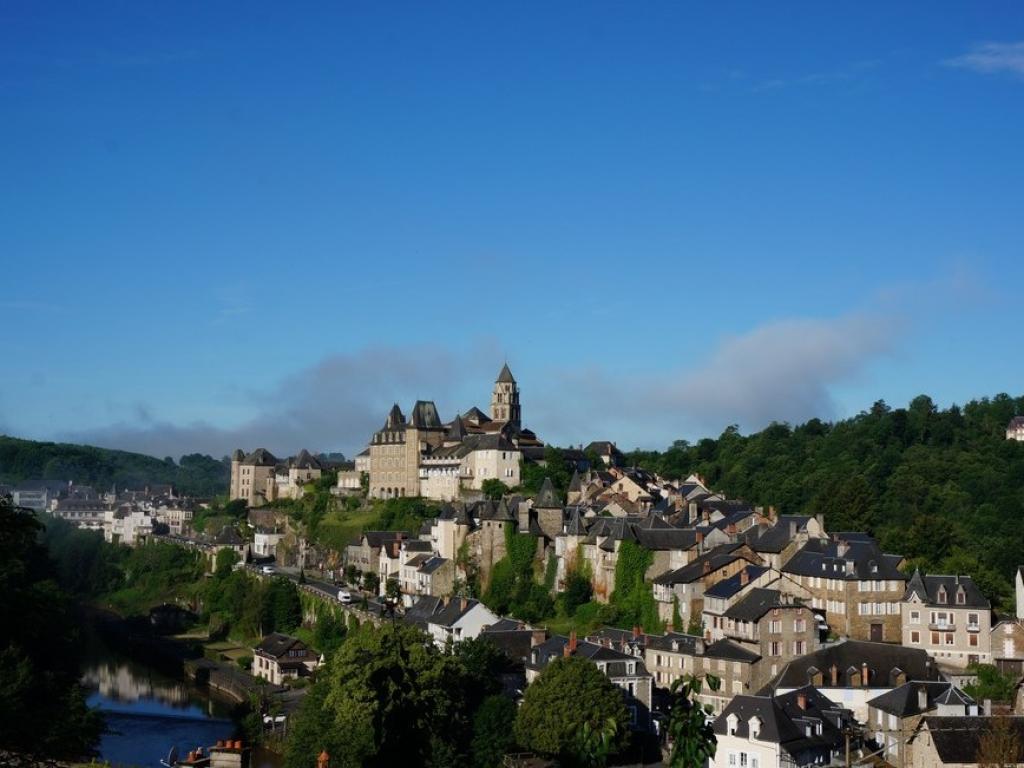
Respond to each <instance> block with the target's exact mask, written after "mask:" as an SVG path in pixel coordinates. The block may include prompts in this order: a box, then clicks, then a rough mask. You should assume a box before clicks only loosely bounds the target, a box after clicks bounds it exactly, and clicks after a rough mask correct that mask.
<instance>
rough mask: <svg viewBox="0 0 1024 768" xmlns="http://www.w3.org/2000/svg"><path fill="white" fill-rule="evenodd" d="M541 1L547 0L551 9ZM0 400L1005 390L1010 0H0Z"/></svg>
mask: <svg viewBox="0 0 1024 768" xmlns="http://www.w3.org/2000/svg"><path fill="white" fill-rule="evenodd" d="M556 5H557V7H554V6H556ZM0 118H2V119H0V179H2V181H0V190H3V192H2V195H3V197H2V201H3V205H2V206H0V259H2V265H3V272H2V274H3V278H4V280H3V282H4V291H3V293H2V295H0V348H2V349H3V350H4V352H5V359H6V362H7V366H6V370H7V375H6V376H4V377H3V381H2V383H0V431H3V432H6V433H9V434H16V435H19V436H25V437H33V438H59V439H77V440H87V441H90V442H94V443H98V444H102V445H110V446H114V447H127V448H132V449H139V450H145V451H147V452H151V453H154V454H156V455H161V456H162V455H164V454H168V453H169V454H171V455H174V456H178V455H180V454H181V453H183V452H186V451H191V450H201V451H204V452H205V451H209V452H212V453H214V454H216V455H220V454H222V453H223V452H225V451H226V450H228V449H229V448H230V447H233V446H235V445H241V446H242V447H245V448H248V449H251V448H254V447H255V446H256V445H257V444H261V445H265V446H266V447H268V448H270V449H271V450H275V451H278V452H281V453H286V452H289V451H293V450H295V449H297V448H299V447H302V446H306V447H309V448H310V449H314V450H329V449H342V450H345V451H351V450H353V449H358V448H359V447H360V446H361V444H362V443H363V442H364V441H365V439H366V436H367V433H368V431H369V430H371V429H373V428H374V427H375V426H377V424H378V422H381V421H383V417H384V415H385V413H386V411H387V408H388V407H389V406H390V404H391V402H393V401H395V400H397V401H399V402H400V403H401V404H402V406H403V407H404V408H406V409H407V408H408V407H409V405H410V404H411V401H412V400H414V399H415V398H417V397H420V398H424V399H435V400H436V401H437V402H438V405H439V407H440V408H441V411H442V414H443V415H445V416H446V417H447V416H450V415H453V414H454V413H455V411H456V410H465V409H466V408H468V407H469V406H470V405H474V404H476V405H480V406H481V407H486V405H487V401H488V397H489V392H490V387H491V382H492V381H493V379H494V376H495V375H496V374H497V371H498V369H499V368H500V367H501V363H502V361H503V359H505V358H506V357H507V359H508V360H509V362H510V365H511V367H512V370H513V372H514V373H515V374H516V376H517V378H518V379H519V381H520V385H521V387H522V389H523V402H524V416H525V419H526V421H527V422H528V423H529V425H530V426H532V427H533V428H534V429H535V430H536V431H537V432H538V433H540V434H541V436H542V437H546V438H547V439H548V440H550V441H552V442H556V443H560V444H566V443H570V442H573V443H577V442H580V441H589V440H590V439H594V438H606V437H607V438H610V439H615V440H617V441H618V442H619V443H620V444H621V445H625V446H630V447H632V446H645V447H661V446H664V445H666V444H668V443H669V442H670V441H671V440H672V439H673V438H676V437H686V438H691V439H692V438H696V437H700V436H702V435H704V434H718V432H720V431H721V429H722V428H723V427H724V426H726V425H728V424H730V423H737V424H739V425H740V426H741V427H742V428H743V429H745V430H749V429H754V428H758V427H760V426H763V425H764V424H765V423H767V422H768V421H770V420H772V419H778V420H790V421H796V420H802V419H805V418H807V417H809V416H813V415H818V416H823V417H828V418H837V417H842V416H846V415H851V414H853V413H856V412H857V411H859V410H861V409H862V408H865V407H867V406H868V405H870V403H871V402H873V401H874V400H876V399H878V398H885V399H886V400H888V401H890V402H891V403H896V404H900V403H904V402H906V401H907V400H909V399H910V398H911V397H913V396H914V395H916V394H918V393H920V392H927V393H930V394H932V395H933V396H934V397H935V398H936V399H937V400H938V401H939V402H941V403H943V404H945V403H949V402H962V401H964V400H966V399H969V398H971V397H975V396H982V395H991V394H995V393H997V392H1001V391H1007V392H1010V393H1012V394H1020V393H1021V392H1022V391H1024V387H1022V386H1021V382H1022V381H1024V362H1022V359H1021V356H1020V354H1019V350H1020V331H1021V328H1022V327H1024V308H1022V306H1024V305H1022V304H1021V302H1020V298H1019V293H1020V286H1021V285H1022V284H1024V248H1022V246H1024V194H1022V185H1021V179H1022V178H1024V141H1022V138H1021V137H1022V136H1024V9H1022V8H1021V6H1020V4H1019V3H1014V2H1006V3H959V2H958V3H933V2H929V3H919V4H912V3H908V4H902V3H901V4H897V3H887V4H882V3H877V4H870V5H868V6H867V7H865V5H864V4H855V3H849V4H828V5H822V4H820V3H807V4H797V3H792V4H785V5H779V4H769V3H749V4H731V5H729V6H728V9H727V10H724V9H720V8H719V7H718V6H717V5H715V6H714V7H713V6H711V5H708V6H705V7H702V8H698V7H689V8H687V7H683V4H679V3H649V4H642V5H640V6H638V5H637V4H625V3H616V4H611V3H579V4H572V3H561V4H550V3H543V4H542V3H537V4H531V3H518V4H515V5H512V4H508V5H505V6H504V7H502V6H498V5H497V4H480V3H466V4H446V3H431V4H423V3H420V4H413V3H409V4H385V3H364V4H356V3H348V4H341V3H336V4H326V3H325V4H308V5H304V6H302V7H301V9H297V8H296V7H295V6H294V5H289V4H280V3H266V4H263V3H246V4H229V3H216V4H210V3H195V4H188V3H180V4H173V5H168V4H156V3H138V2H125V3H107V4H104V3H94V4H77V5H58V4H47V3H17V4H15V3H10V4H6V5H4V6H3V7H2V8H0Z"/></svg>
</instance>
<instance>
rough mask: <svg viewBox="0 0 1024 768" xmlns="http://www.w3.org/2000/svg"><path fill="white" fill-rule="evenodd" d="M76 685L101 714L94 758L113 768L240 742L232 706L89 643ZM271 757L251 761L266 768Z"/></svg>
mask: <svg viewBox="0 0 1024 768" xmlns="http://www.w3.org/2000/svg"><path fill="white" fill-rule="evenodd" d="M82 684H83V686H84V687H85V688H86V690H87V691H88V692H89V695H88V703H89V706H92V707H99V709H101V710H102V711H103V713H104V714H105V715H106V720H107V727H108V729H109V730H108V733H106V734H104V736H103V738H102V740H101V742H100V747H99V749H100V757H101V759H103V760H105V761H107V762H109V763H110V764H111V765H112V766H116V767H118V768H120V767H122V766H141V767H143V768H159V766H160V760H161V759H166V758H167V754H168V752H169V751H170V750H171V748H172V747H176V748H177V749H178V752H179V754H181V755H182V756H184V755H185V754H187V753H188V752H189V751H190V750H193V749H195V748H196V747H197V746H202V747H204V748H205V747H209V746H210V745H212V744H215V743H216V742H217V741H218V740H221V739H230V738H240V734H239V731H238V727H237V724H236V723H235V722H234V721H233V720H232V719H231V713H232V705H231V704H229V703H227V702H223V701H220V700H218V699H216V698H213V697H211V696H209V695H208V694H207V693H206V692H205V691H202V690H200V689H198V688H196V687H194V686H192V685H189V684H187V683H186V682H184V681H183V680H177V679H175V678H174V677H172V676H170V675H167V674H165V673H163V672H161V671H159V670H156V669H153V668H151V667H149V666H147V665H145V664H142V663H140V662H138V661H135V660H132V659H129V658H127V657H125V656H122V655H121V654H118V653H116V652H114V651H112V650H111V649H109V648H107V647H106V646H105V645H103V644H102V643H100V642H99V641H98V640H96V639H95V638H92V642H90V643H89V650H88V653H87V657H86V663H85V667H84V674H83V676H82ZM275 762H276V761H275V760H274V759H273V756H269V755H261V756H257V757H254V759H253V765H254V766H256V768H272V766H273V765H274V764H275Z"/></svg>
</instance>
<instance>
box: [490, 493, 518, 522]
mask: <svg viewBox="0 0 1024 768" xmlns="http://www.w3.org/2000/svg"><path fill="white" fill-rule="evenodd" d="M494 519H495V520H504V521H506V522H509V521H512V520H515V517H514V516H513V515H512V510H511V509H509V508H508V502H507V501H505V498H504V497H502V499H501V501H499V502H498V511H497V512H495V513H494Z"/></svg>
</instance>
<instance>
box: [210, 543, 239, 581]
mask: <svg viewBox="0 0 1024 768" xmlns="http://www.w3.org/2000/svg"><path fill="white" fill-rule="evenodd" d="M238 561H239V557H238V553H237V552H236V551H235V550H233V549H231V548H230V547H223V548H221V549H218V550H217V556H216V558H215V559H214V563H215V565H214V568H213V574H214V576H216V577H217V578H218V579H223V578H224V577H225V576H227V575H228V574H229V573H231V569H232V568H234V566H235V563H237V562H238Z"/></svg>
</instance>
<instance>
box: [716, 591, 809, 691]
mask: <svg viewBox="0 0 1024 768" xmlns="http://www.w3.org/2000/svg"><path fill="white" fill-rule="evenodd" d="M711 632H712V635H713V636H714V634H715V633H716V630H715V629H712V630H711ZM717 634H718V635H720V636H722V637H726V638H728V639H730V640H732V641H733V642H735V643H737V644H738V645H740V646H741V647H743V648H746V649H747V650H749V651H752V652H753V653H756V654H757V655H758V656H760V661H759V662H758V663H757V664H756V665H755V668H754V675H753V678H752V681H751V682H752V685H753V688H754V690H759V689H760V688H761V687H762V686H763V685H765V684H766V683H767V682H768V681H769V680H771V679H772V678H774V677H775V676H776V675H777V674H778V673H779V671H780V670H781V669H782V667H783V666H784V665H785V664H787V663H788V662H790V661H792V660H793V659H797V658H799V657H801V656H803V655H805V654H808V653H813V652H814V651H816V650H817V649H818V637H819V632H818V624H817V621H816V617H815V615H814V613H813V612H812V611H811V610H810V608H808V607H807V606H806V605H804V604H803V603H801V602H800V601H798V600H795V599H794V598H792V597H791V596H790V595H788V594H786V593H784V592H780V591H779V590H777V589H764V588H761V587H757V588H755V589H752V590H751V591H750V592H749V593H747V595H746V596H745V597H744V598H743V599H742V600H740V601H739V602H737V603H736V604H734V605H733V606H731V607H730V608H728V609H726V611H725V613H724V614H723V615H722V616H721V617H720V619H719V626H718V627H717Z"/></svg>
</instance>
